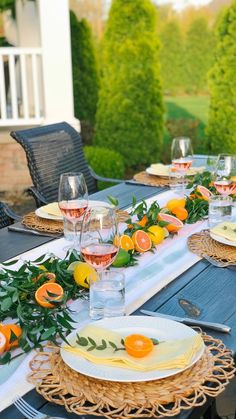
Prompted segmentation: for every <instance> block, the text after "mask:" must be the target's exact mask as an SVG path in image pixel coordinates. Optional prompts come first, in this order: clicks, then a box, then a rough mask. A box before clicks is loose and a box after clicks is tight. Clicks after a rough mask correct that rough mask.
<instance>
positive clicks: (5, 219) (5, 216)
mask: <svg viewBox="0 0 236 419" xmlns="http://www.w3.org/2000/svg"><path fill="white" fill-rule="evenodd" d="M20 218H21V217H20V216H18V215H17V214H15V213H14V212H13V211H12V210H11V209H10V208H9V206H8V205H7V204H5V203H4V202H1V201H0V228H3V227H8V226H9V225H11V224H13V222H14V221H19V220H20Z"/></svg>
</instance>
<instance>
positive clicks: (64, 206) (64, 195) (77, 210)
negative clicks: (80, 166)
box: [58, 172, 88, 249]
mask: <svg viewBox="0 0 236 419" xmlns="http://www.w3.org/2000/svg"><path fill="white" fill-rule="evenodd" d="M58 205H59V208H60V210H61V212H62V215H63V217H64V218H65V219H66V220H68V221H70V222H71V224H72V226H73V232H74V234H73V236H74V241H73V244H72V247H71V249H76V248H77V247H78V245H79V241H78V235H77V225H78V222H79V221H81V220H82V218H83V215H84V213H85V211H86V210H87V207H88V189H87V185H86V182H85V179H84V175H83V173H73V172H72V173H63V174H61V176H60V183H59V191H58Z"/></svg>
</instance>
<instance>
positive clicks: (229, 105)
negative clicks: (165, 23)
mask: <svg viewBox="0 0 236 419" xmlns="http://www.w3.org/2000/svg"><path fill="white" fill-rule="evenodd" d="M209 90H210V96H211V99H210V109H209V120H208V126H207V129H206V134H207V139H208V144H209V149H210V151H211V152H212V153H219V152H228V153H233V154H236V0H234V1H233V3H232V5H231V6H230V7H229V8H228V9H226V11H225V12H224V13H223V15H222V17H221V19H220V20H219V23H218V27H217V49H216V55H215V63H214V65H213V67H212V69H211V71H210V73H209Z"/></svg>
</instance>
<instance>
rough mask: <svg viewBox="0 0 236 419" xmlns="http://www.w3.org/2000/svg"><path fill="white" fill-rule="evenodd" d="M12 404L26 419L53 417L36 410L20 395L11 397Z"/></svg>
mask: <svg viewBox="0 0 236 419" xmlns="http://www.w3.org/2000/svg"><path fill="white" fill-rule="evenodd" d="M13 403H14V405H15V406H16V407H17V409H18V410H19V411H20V412H21V413H22V414H23V415H25V417H26V418H28V419H49V418H50V419H53V417H52V416H48V415H45V414H43V413H41V412H39V411H38V410H36V409H35V408H34V407H33V406H31V405H30V404H29V403H27V402H26V401H25V400H24V399H23V398H22V397H15V398H14V399H13ZM54 419H63V418H56V417H54Z"/></svg>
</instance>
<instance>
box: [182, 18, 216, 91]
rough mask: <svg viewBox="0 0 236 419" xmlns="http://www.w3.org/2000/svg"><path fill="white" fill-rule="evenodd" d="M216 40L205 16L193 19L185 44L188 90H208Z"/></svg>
mask: <svg viewBox="0 0 236 419" xmlns="http://www.w3.org/2000/svg"><path fill="white" fill-rule="evenodd" d="M214 46H215V40H214V36H213V33H212V32H211V31H210V30H209V29H208V24H207V20H206V19H205V18H203V17H200V18H197V19H195V20H193V21H192V23H191V25H190V27H189V29H188V31H187V38H186V46H185V66H184V67H185V77H186V88H187V91H188V92H194V93H199V92H204V91H206V90H207V73H208V71H209V69H210V67H211V65H212V63H213V56H214V55H213V54H214Z"/></svg>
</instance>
